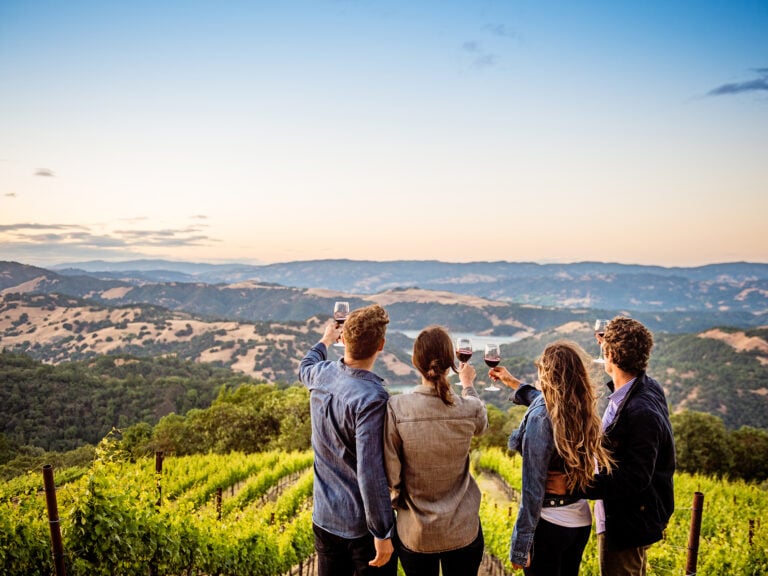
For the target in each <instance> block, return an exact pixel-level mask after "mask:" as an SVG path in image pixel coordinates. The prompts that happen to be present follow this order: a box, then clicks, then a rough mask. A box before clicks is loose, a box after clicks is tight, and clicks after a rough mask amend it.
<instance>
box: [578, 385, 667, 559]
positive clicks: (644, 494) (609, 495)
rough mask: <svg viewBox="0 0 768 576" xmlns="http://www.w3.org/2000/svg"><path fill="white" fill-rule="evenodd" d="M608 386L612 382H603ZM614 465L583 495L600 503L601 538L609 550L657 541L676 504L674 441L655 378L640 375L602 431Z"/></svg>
mask: <svg viewBox="0 0 768 576" xmlns="http://www.w3.org/2000/svg"><path fill="white" fill-rule="evenodd" d="M608 387H609V388H610V389H611V391H613V382H609V383H608ZM603 442H604V443H605V445H606V446H607V447H608V448H609V449H610V450H611V453H612V454H613V457H614V459H615V460H616V467H615V468H614V469H613V471H612V472H611V474H603V473H600V474H597V475H596V476H595V481H594V483H593V485H592V486H591V487H590V488H588V489H587V490H586V491H585V492H584V495H585V496H586V497H588V498H590V499H592V500H596V499H602V500H603V502H604V504H605V543H606V546H607V547H608V548H609V549H611V550H624V549H627V548H636V547H639V546H648V545H650V544H653V543H654V542H657V541H659V540H661V538H662V533H663V531H664V528H666V526H667V523H668V522H669V518H670V516H671V515H672V512H673V510H674V507H675V496H674V490H673V476H674V473H675V441H674V438H673V436H672V426H671V424H670V422H669V410H668V408H667V400H666V397H665V395H664V390H662V388H661V386H660V385H659V383H658V382H656V380H654V379H653V378H650V377H648V376H647V375H646V374H645V373H643V374H640V375H639V376H638V377H637V380H635V383H634V384H633V385H632V388H631V389H630V391H629V394H628V395H627V397H626V398H625V399H624V402H623V403H622V405H621V406H619V409H618V412H617V414H616V418H615V419H614V421H613V423H612V424H611V425H609V426H608V428H607V429H606V430H605V432H604V436H603Z"/></svg>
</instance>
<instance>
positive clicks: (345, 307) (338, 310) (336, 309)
mask: <svg viewBox="0 0 768 576" xmlns="http://www.w3.org/2000/svg"><path fill="white" fill-rule="evenodd" d="M347 316H349V302H344V301H338V302H336V303H335V304H334V305H333V319H334V320H336V326H341V325H342V324H344V321H345V320H346V319H347ZM334 346H341V347H342V348H343V347H344V344H342V343H341V342H339V341H338V340H337V341H336V343H335V344H334Z"/></svg>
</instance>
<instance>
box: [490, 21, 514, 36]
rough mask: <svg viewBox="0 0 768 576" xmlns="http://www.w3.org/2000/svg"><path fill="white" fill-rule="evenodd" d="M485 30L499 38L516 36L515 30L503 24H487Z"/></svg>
mask: <svg viewBox="0 0 768 576" xmlns="http://www.w3.org/2000/svg"><path fill="white" fill-rule="evenodd" d="M485 30H488V31H489V32H490V33H491V34H493V35H494V36H499V37H500V38H514V37H515V36H517V34H516V33H515V31H514V30H511V29H510V28H508V27H507V26H506V25H505V24H487V25H486V26H485Z"/></svg>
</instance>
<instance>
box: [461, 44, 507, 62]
mask: <svg viewBox="0 0 768 576" xmlns="http://www.w3.org/2000/svg"><path fill="white" fill-rule="evenodd" d="M461 49H462V50H463V51H464V52H466V53H467V54H470V55H471V56H472V67H473V68H490V67H492V66H496V64H498V62H499V58H498V56H496V54H494V53H492V52H488V51H487V50H485V49H483V47H482V45H481V44H480V43H479V42H476V41H474V40H467V41H466V42H464V43H463V44H462V45H461Z"/></svg>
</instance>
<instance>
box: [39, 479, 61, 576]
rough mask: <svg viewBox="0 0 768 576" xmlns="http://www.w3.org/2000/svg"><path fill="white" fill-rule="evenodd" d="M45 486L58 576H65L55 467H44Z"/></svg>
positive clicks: (52, 547) (54, 560) (52, 548)
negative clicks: (54, 476) (54, 479)
mask: <svg viewBox="0 0 768 576" xmlns="http://www.w3.org/2000/svg"><path fill="white" fill-rule="evenodd" d="M43 486H44V487H45V504H46V507H47V508H48V526H49V527H50V529H51V551H52V552H53V565H54V567H55V569H56V576H65V574H66V570H65V569H64V545H63V544H62V541H61V525H60V524H59V506H58V503H57V502H56V483H55V482H54V481H53V466H52V465H51V464H46V465H45V466H43Z"/></svg>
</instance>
